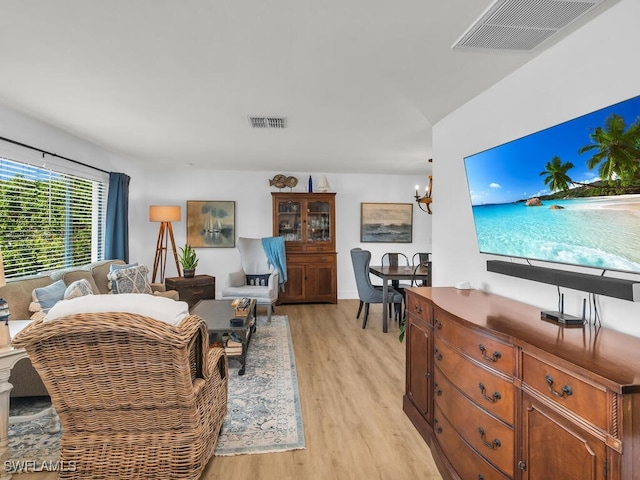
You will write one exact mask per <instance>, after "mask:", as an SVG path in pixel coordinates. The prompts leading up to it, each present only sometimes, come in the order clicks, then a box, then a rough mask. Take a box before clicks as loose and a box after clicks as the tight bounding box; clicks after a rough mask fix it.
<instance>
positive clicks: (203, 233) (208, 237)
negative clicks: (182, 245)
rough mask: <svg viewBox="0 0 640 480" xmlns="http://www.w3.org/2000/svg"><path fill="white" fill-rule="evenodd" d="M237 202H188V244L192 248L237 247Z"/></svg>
mask: <svg viewBox="0 0 640 480" xmlns="http://www.w3.org/2000/svg"><path fill="white" fill-rule="evenodd" d="M235 237H236V202H226V201H203V200H189V201H187V243H188V244H189V245H191V246H192V247H218V248H233V247H235V246H236V240H235Z"/></svg>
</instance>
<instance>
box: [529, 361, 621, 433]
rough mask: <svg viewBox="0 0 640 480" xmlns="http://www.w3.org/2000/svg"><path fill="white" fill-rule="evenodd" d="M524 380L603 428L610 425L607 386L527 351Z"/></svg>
mask: <svg viewBox="0 0 640 480" xmlns="http://www.w3.org/2000/svg"><path fill="white" fill-rule="evenodd" d="M522 382H523V383H524V384H526V385H528V386H529V387H531V388H532V389H534V390H535V391H537V392H538V393H540V394H541V395H543V396H545V397H547V398H550V399H552V400H553V401H554V402H556V403H558V404H559V405H562V406H563V407H564V408H568V409H570V410H571V411H572V412H574V413H576V414H577V415H579V416H581V417H582V418H584V419H585V420H587V421H589V422H591V423H592V424H594V425H595V426H597V427H599V428H601V429H602V430H606V429H607V412H608V410H609V409H608V407H607V392H606V389H605V387H604V386H598V385H595V384H593V383H588V382H587V381H586V380H583V379H581V378H579V377H578V376H577V375H575V374H572V373H570V372H565V371H563V370H559V369H558V368H555V367H552V366H551V365H549V364H547V363H546V362H544V361H543V360H541V359H539V358H537V357H534V356H532V355H529V354H528V353H527V352H524V353H523V355H522Z"/></svg>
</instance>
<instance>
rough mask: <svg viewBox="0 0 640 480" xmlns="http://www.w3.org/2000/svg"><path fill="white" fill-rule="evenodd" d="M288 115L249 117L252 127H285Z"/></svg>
mask: <svg viewBox="0 0 640 480" xmlns="http://www.w3.org/2000/svg"><path fill="white" fill-rule="evenodd" d="M286 120H287V118H286V117H249V123H250V124H251V127H252V128H285V127H286V126H287V125H286V123H287V122H286Z"/></svg>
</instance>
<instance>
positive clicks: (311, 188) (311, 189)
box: [309, 175, 313, 193]
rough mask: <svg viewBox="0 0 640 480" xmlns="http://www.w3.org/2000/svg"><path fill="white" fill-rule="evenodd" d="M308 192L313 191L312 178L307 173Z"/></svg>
mask: <svg viewBox="0 0 640 480" xmlns="http://www.w3.org/2000/svg"><path fill="white" fill-rule="evenodd" d="M309 193H313V180H312V179H311V175H309Z"/></svg>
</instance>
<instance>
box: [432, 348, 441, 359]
mask: <svg viewBox="0 0 640 480" xmlns="http://www.w3.org/2000/svg"><path fill="white" fill-rule="evenodd" d="M433 353H434V354H435V357H436V360H438V361H440V360H442V352H441V351H440V350H438V349H437V348H436V349H435V351H434V352H433Z"/></svg>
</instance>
